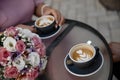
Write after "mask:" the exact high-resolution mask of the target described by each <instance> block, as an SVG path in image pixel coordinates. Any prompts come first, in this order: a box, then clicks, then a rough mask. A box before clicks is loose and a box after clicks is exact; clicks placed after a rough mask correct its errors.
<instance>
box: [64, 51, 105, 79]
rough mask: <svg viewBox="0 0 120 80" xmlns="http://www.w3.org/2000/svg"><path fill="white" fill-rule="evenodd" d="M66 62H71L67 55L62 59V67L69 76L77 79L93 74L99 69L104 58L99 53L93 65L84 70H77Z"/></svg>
mask: <svg viewBox="0 0 120 80" xmlns="http://www.w3.org/2000/svg"><path fill="white" fill-rule="evenodd" d="M68 62H71V60H70V58H69V55H66V57H65V59H64V66H65V68H66V70H67V71H68V72H69V73H70V74H72V75H75V76H78V77H86V76H90V75H93V74H95V73H96V72H98V71H99V70H100V69H101V67H102V66H103V63H104V58H103V55H102V53H101V52H100V51H99V52H98V53H97V55H96V59H95V60H94V62H93V64H91V65H89V66H88V67H86V68H78V67H77V66H75V65H74V64H73V63H71V64H68Z"/></svg>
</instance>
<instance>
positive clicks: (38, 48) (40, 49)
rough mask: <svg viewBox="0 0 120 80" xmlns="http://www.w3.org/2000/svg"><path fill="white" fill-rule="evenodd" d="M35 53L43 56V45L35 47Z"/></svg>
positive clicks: (44, 52) (44, 51)
mask: <svg viewBox="0 0 120 80" xmlns="http://www.w3.org/2000/svg"><path fill="white" fill-rule="evenodd" d="M36 51H37V52H38V54H39V55H40V56H44V55H45V54H46V47H45V45H44V44H43V43H41V44H40V45H38V46H37V48H36Z"/></svg>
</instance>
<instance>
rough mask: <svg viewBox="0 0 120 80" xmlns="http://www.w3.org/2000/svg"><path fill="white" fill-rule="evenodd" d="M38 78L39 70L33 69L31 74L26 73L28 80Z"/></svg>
mask: <svg viewBox="0 0 120 80" xmlns="http://www.w3.org/2000/svg"><path fill="white" fill-rule="evenodd" d="M37 76H38V69H33V70H31V71H30V72H27V73H26V79H27V80H35V78H37Z"/></svg>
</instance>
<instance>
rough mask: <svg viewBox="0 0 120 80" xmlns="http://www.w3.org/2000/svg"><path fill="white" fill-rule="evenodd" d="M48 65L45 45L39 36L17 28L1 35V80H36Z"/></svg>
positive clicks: (11, 28) (9, 29) (7, 30)
mask: <svg viewBox="0 0 120 80" xmlns="http://www.w3.org/2000/svg"><path fill="white" fill-rule="evenodd" d="M46 63H47V57H46V55H45V45H44V44H43V42H42V40H41V39H40V37H39V36H38V35H37V34H35V33H32V32H31V31H30V30H28V29H22V28H17V27H10V28H8V29H6V31H4V33H2V34H0V73H2V74H0V80H3V79H13V80H35V79H36V77H37V76H38V75H39V73H40V72H41V71H43V70H44V69H45V66H46Z"/></svg>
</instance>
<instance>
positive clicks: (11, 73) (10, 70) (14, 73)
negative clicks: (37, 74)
mask: <svg viewBox="0 0 120 80" xmlns="http://www.w3.org/2000/svg"><path fill="white" fill-rule="evenodd" d="M18 75H19V73H18V70H17V68H16V67H13V66H12V67H6V68H5V72H4V76H5V77H7V78H17V77H18Z"/></svg>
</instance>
